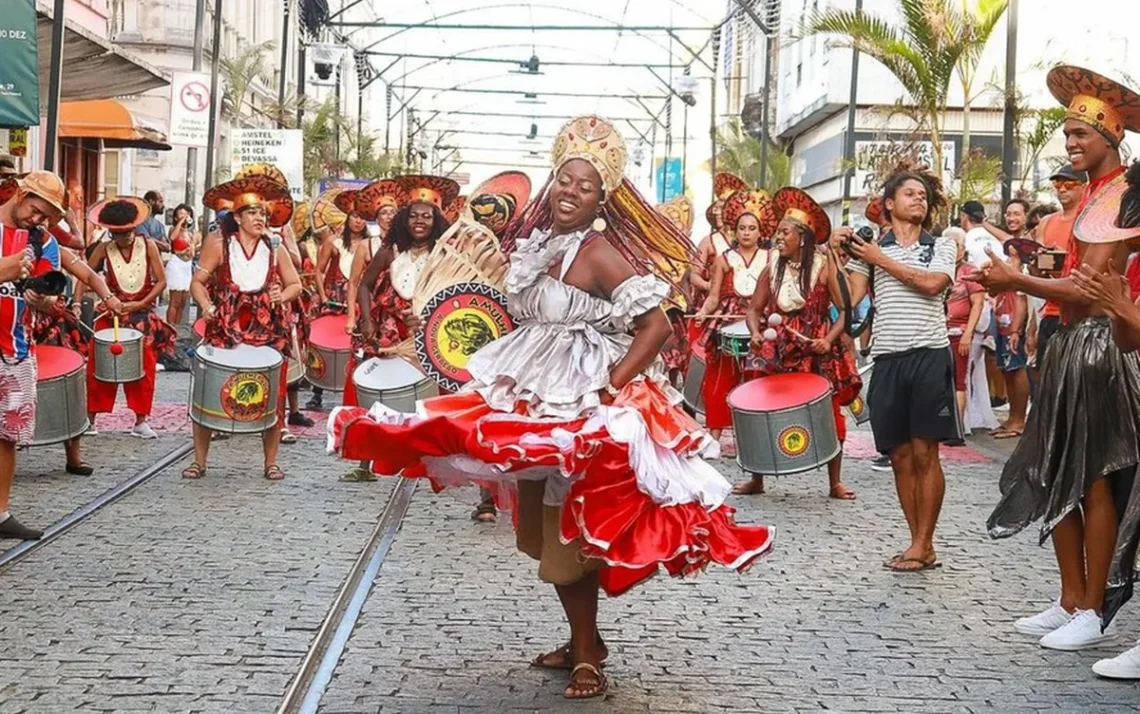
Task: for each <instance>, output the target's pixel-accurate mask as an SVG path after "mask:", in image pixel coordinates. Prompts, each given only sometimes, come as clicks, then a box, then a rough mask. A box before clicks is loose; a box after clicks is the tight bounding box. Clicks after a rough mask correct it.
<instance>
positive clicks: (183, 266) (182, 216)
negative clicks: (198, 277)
mask: <svg viewBox="0 0 1140 714" xmlns="http://www.w3.org/2000/svg"><path fill="white" fill-rule="evenodd" d="M200 245H201V241H200V240H199V238H198V232H197V231H196V230H194V209H193V208H190V206H187V205H186V204H182V205H180V206H178V207H177V208H175V209H174V226H173V227H172V228H171V230H170V247H171V255H170V260H169V261H167V263H166V287H167V289H168V290H169V291H170V303H169V305H167V307H166V321H167V322H169V323H170V324H171V325H173V326H174V327H175V328H176V329H177V327H178V326H179V325H181V324H182V320H183V317H184V316H185V312H186V301H187V300H189V298H190V281H191V279H192V278H193V272H194V257H195V256H196V255H197V254H198V248H199V246H200Z"/></svg>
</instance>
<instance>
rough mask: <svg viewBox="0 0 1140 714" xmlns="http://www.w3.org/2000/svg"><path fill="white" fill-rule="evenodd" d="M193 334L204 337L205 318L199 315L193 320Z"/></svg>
mask: <svg viewBox="0 0 1140 714" xmlns="http://www.w3.org/2000/svg"><path fill="white" fill-rule="evenodd" d="M194 334H195V335H198V337H201V338H203V339H205V337H206V318H204V317H199V318H198V319H197V320H196V321H195V322H194Z"/></svg>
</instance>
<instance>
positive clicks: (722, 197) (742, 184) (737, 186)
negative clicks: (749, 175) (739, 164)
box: [705, 171, 748, 227]
mask: <svg viewBox="0 0 1140 714" xmlns="http://www.w3.org/2000/svg"><path fill="white" fill-rule="evenodd" d="M747 190H748V182H747V181H745V180H744V179H742V178H740V177H739V176H737V175H736V174H733V173H729V172H728V171H718V172H717V173H716V175H715V176H713V202H712V204H711V205H710V206H709V207H708V208H706V209H705V220H707V221H708V222H709V225H710V226H714V227H715V224H714V223H713V220H714V219H715V216H714V215H713V210H714V209H715V208H716V207H717V206H718V205H720V206H722V207H723V206H724V202H725V201H726V200H728V197H729V196H731V195H732V194H734V193H736V192H737V191H747Z"/></svg>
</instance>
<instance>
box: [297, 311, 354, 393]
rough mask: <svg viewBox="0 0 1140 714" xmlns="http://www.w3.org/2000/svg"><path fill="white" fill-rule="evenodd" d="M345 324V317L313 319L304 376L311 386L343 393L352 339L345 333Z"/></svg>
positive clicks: (333, 316) (327, 316) (334, 316)
mask: <svg viewBox="0 0 1140 714" xmlns="http://www.w3.org/2000/svg"><path fill="white" fill-rule="evenodd" d="M346 324H348V315H325V316H324V317H319V318H317V319H316V320H313V324H312V327H311V328H310V330H309V353H308V355H307V357H306V359H305V363H306V364H305V376H306V377H307V378H308V379H309V384H312V385H313V386H314V387H320V388H321V389H324V390H325V391H328V392H340V391H343V390H344V383H345V380H346V379H347V378H348V358H349V357H350V356H351V354H352V337H351V336H350V335H348V334H347V333H346V332H345V331H344V326H345V325H346Z"/></svg>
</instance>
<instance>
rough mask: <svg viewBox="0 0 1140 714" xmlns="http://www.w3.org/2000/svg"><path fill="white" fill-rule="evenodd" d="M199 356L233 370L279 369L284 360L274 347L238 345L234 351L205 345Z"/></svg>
mask: <svg viewBox="0 0 1140 714" xmlns="http://www.w3.org/2000/svg"><path fill="white" fill-rule="evenodd" d="M198 356H199V357H201V358H202V359H203V360H205V361H206V362H212V363H213V364H216V365H218V366H221V367H229V368H231V369H272V368H274V367H279V366H280V365H281V362H282V360H283V358H282V356H281V353H280V352H278V351H277V350H275V349H273V348H272V347H264V346H262V347H255V346H253V345H238V346H237V347H234V348H233V349H226V348H224V347H213V346H211V345H203V346H201V347H199V348H198Z"/></svg>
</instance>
